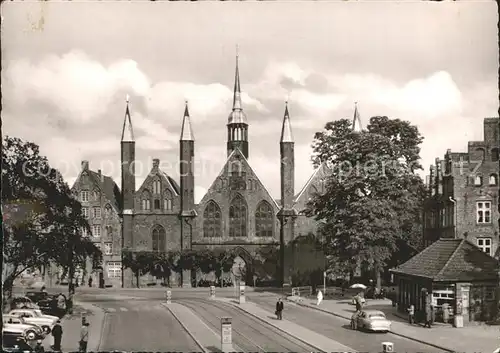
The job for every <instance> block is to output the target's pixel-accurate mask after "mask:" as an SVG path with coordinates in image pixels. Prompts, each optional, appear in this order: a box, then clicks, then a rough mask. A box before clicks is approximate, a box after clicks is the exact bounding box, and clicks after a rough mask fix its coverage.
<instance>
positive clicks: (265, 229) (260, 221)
mask: <svg viewBox="0 0 500 353" xmlns="http://www.w3.org/2000/svg"><path fill="white" fill-rule="evenodd" d="M273 228H274V212H273V209H272V207H271V205H270V204H269V203H268V202H266V201H262V202H261V203H260V204H259V205H258V206H257V210H256V211H255V235H256V236H258V237H272V236H273Z"/></svg>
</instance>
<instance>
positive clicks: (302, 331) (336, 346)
mask: <svg viewBox="0 0 500 353" xmlns="http://www.w3.org/2000/svg"><path fill="white" fill-rule="evenodd" d="M215 300H218V301H222V302H225V303H229V304H232V305H234V306H235V307H237V308H238V309H240V310H242V311H244V312H246V313H247V314H249V315H251V316H253V317H255V318H257V319H259V320H261V321H263V322H265V323H267V324H269V325H271V326H273V327H275V328H277V329H278V330H280V331H282V332H283V333H285V334H288V335H291V336H293V337H295V338H296V339H298V340H299V341H302V342H303V343H305V344H307V345H309V346H311V347H313V348H314V349H316V350H318V351H320V352H355V350H354V349H352V348H350V347H347V346H344V345H343V344H341V343H339V342H337V341H334V340H332V339H330V338H328V337H325V336H323V335H320V334H318V333H316V332H314V331H311V330H308V329H307V328H305V327H302V326H299V325H297V324H295V323H293V322H291V321H288V320H286V319H285V320H275V318H274V317H271V316H269V312H268V311H267V310H264V309H262V308H261V307H259V306H258V305H256V304H254V303H252V302H246V303H244V304H238V302H237V301H236V300H234V299H229V298H221V297H216V298H215Z"/></svg>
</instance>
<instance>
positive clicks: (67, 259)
mask: <svg viewBox="0 0 500 353" xmlns="http://www.w3.org/2000/svg"><path fill="white" fill-rule="evenodd" d="M2 204H3V208H4V209H3V224H2V230H3V239H2V240H3V256H4V258H3V262H4V271H3V293H4V298H10V296H11V295H12V286H13V284H14V280H15V279H16V278H17V277H18V276H19V275H21V274H22V273H23V272H24V271H26V270H27V269H34V268H41V267H43V266H47V265H49V264H50V263H51V262H53V263H55V264H57V265H59V266H61V267H62V268H63V269H64V270H66V271H69V275H70V284H69V285H70V291H71V286H72V284H73V283H72V281H73V275H74V271H75V265H76V264H83V263H85V260H86V259H87V258H89V257H90V258H92V260H93V262H95V263H97V262H100V261H101V259H102V253H101V251H100V250H99V249H97V248H96V247H95V246H94V245H93V244H92V242H91V241H90V240H89V239H88V238H82V237H81V231H82V229H84V228H85V229H87V230H88V231H90V227H89V224H88V222H87V220H86V219H85V218H84V217H83V215H82V213H81V204H80V203H79V202H78V200H76V199H75V198H74V197H73V195H72V193H71V191H70V188H69V186H68V185H67V184H66V183H65V182H64V180H63V178H62V176H61V174H60V173H59V172H58V171H57V170H56V169H54V168H52V167H50V165H49V162H48V160H47V158H46V157H44V156H41V155H40V153H39V147H38V146H37V145H36V144H34V143H31V142H24V141H22V140H21V139H19V138H13V137H8V136H7V137H5V139H4V140H3V143H2Z"/></svg>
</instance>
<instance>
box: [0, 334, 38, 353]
mask: <svg viewBox="0 0 500 353" xmlns="http://www.w3.org/2000/svg"><path fill="white" fill-rule="evenodd" d="M33 351H34V349H33V348H32V347H31V346H30V345H29V344H28V343H27V342H26V340H24V339H23V338H22V337H19V336H13V335H9V334H5V335H4V334H2V352H6V353H31V352H33Z"/></svg>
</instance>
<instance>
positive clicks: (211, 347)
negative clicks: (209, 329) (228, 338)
mask: <svg viewBox="0 0 500 353" xmlns="http://www.w3.org/2000/svg"><path fill="white" fill-rule="evenodd" d="M205 348H206V349H207V350H208V351H209V352H216V353H219V352H222V350H221V349H220V348H219V347H214V346H210V347H205Z"/></svg>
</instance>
